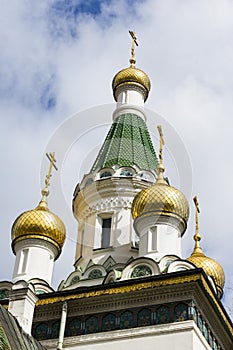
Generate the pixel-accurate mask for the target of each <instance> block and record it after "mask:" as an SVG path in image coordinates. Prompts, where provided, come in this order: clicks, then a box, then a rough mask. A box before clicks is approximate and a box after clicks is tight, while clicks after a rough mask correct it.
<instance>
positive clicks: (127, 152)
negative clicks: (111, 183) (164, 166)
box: [91, 113, 158, 171]
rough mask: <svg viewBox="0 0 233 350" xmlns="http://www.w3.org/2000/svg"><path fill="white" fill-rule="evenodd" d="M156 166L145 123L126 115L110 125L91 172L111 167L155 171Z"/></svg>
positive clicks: (132, 115)
mask: <svg viewBox="0 0 233 350" xmlns="http://www.w3.org/2000/svg"><path fill="white" fill-rule="evenodd" d="M157 164H158V160H157V157H156V154H155V150H154V147H153V144H152V141H151V138H150V134H149V132H148V129H147V126H146V123H145V122H144V120H142V118H141V117H139V116H137V115H136V114H131V113H126V114H122V115H120V116H119V117H118V118H117V120H116V121H115V122H114V123H113V124H112V126H111V128H110V130H109V132H108V135H107V137H106V139H105V141H104V143H103V146H102V147H101V150H100V151H99V154H98V156H97V158H96V160H95V163H94V165H93V167H92V169H91V171H95V170H97V171H98V170H100V169H102V168H105V167H111V166H113V165H119V166H132V165H136V166H138V167H139V168H140V169H145V170H155V169H156V168H157Z"/></svg>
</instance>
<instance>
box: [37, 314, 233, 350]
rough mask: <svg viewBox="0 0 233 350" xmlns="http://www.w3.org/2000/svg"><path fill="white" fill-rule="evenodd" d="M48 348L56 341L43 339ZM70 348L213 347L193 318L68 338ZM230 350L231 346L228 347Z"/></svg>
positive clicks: (66, 345) (66, 343) (165, 349)
mask: <svg viewBox="0 0 233 350" xmlns="http://www.w3.org/2000/svg"><path fill="white" fill-rule="evenodd" d="M42 344H43V345H44V346H45V347H46V349H54V350H55V349H56V342H55V341H44V342H42ZM64 349H67V350H76V349H77V350H78V349H81V350H119V349H127V350H142V349H143V350H155V349H162V350H171V349H172V350H210V349H211V347H210V346H209V344H208V343H207V342H206V340H205V339H204V337H203V335H202V334H201V332H200V331H199V329H198V328H197V326H196V324H195V323H194V322H193V321H184V322H177V323H172V324H166V325H158V326H150V327H140V328H134V329H129V330H122V331H113V332H104V333H97V334H91V335H83V336H79V337H70V338H66V339H65V341H64ZM227 350H230V349H227Z"/></svg>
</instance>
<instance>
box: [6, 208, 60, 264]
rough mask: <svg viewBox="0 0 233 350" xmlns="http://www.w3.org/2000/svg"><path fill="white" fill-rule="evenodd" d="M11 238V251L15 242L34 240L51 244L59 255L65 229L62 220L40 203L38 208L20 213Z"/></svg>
mask: <svg viewBox="0 0 233 350" xmlns="http://www.w3.org/2000/svg"><path fill="white" fill-rule="evenodd" d="M11 237H12V248H13V251H14V246H15V244H16V243H17V242H19V241H22V240H25V239H29V238H33V239H35V238H36V239H40V240H44V241H47V242H50V243H52V244H53V245H54V246H55V247H56V248H57V250H58V255H59V254H60V252H61V248H62V247H63V244H64V242H65V237H66V229H65V225H64V224H63V222H62V220H61V219H60V218H59V217H58V216H57V215H55V214H53V213H52V212H51V211H50V210H49V209H48V207H47V204H46V202H44V201H41V202H40V204H39V205H38V207H36V208H35V209H33V210H29V211H26V212H24V213H22V214H21V215H20V216H19V217H18V218H17V219H16V220H15V222H14V224H13V226H12V230H11ZM58 255H57V257H58Z"/></svg>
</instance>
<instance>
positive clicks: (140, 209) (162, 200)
mask: <svg viewBox="0 0 233 350" xmlns="http://www.w3.org/2000/svg"><path fill="white" fill-rule="evenodd" d="M131 211H132V216H133V219H134V220H135V219H136V218H137V217H139V216H141V215H143V214H144V215H147V214H148V213H153V214H155V215H157V216H161V215H163V216H169V217H175V218H177V219H178V220H180V221H181V222H182V223H183V224H184V225H183V227H184V229H185V228H186V225H187V221H188V217H189V204H188V201H187V199H186V198H185V196H184V195H183V193H182V192H180V191H179V190H177V189H176V188H175V187H172V186H169V185H168V183H167V182H166V181H165V180H164V179H163V177H162V175H161V176H159V178H158V180H157V181H156V183H155V184H154V185H152V186H151V187H148V188H146V189H144V190H142V191H141V192H139V193H138V194H137V195H136V196H135V197H134V200H133V204H132V209H131Z"/></svg>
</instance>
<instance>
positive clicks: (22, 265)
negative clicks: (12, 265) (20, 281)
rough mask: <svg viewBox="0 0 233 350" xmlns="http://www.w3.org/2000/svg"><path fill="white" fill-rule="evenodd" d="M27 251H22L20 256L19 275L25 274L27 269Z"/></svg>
mask: <svg viewBox="0 0 233 350" xmlns="http://www.w3.org/2000/svg"><path fill="white" fill-rule="evenodd" d="M27 261H28V249H24V250H22V251H21V254H20V261H19V273H25V272H26V269H27Z"/></svg>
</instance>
